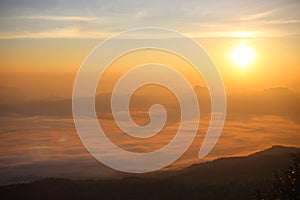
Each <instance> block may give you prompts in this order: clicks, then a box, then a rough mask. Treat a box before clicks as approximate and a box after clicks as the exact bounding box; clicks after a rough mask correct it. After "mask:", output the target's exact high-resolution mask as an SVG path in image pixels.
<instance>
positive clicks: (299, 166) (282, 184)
mask: <svg viewBox="0 0 300 200" xmlns="http://www.w3.org/2000/svg"><path fill="white" fill-rule="evenodd" d="M293 157H294V159H293V163H292V164H291V165H290V166H289V168H288V169H287V170H286V171H284V172H283V173H280V172H278V171H276V172H275V175H274V176H275V181H274V184H273V187H272V189H271V190H270V191H269V192H267V193H265V194H263V193H262V192H261V191H256V192H255V194H254V196H253V199H257V200H258V199H260V200H263V199H264V200H265V199H277V200H300V153H298V154H293ZM280 174H281V175H280Z"/></svg>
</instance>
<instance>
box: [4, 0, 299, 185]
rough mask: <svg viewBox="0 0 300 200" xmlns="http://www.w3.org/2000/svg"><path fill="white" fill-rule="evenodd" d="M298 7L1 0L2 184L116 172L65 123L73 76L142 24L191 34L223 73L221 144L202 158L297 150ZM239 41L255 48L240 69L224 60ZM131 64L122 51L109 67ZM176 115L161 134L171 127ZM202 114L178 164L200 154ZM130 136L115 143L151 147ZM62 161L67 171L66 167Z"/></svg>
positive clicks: (198, 87)
mask: <svg viewBox="0 0 300 200" xmlns="http://www.w3.org/2000/svg"><path fill="white" fill-rule="evenodd" d="M299 10H300V1H297V0H295V1H283V0H282V1H280V0H274V1H258V0H257V1H250V0H245V1H234V0H231V1H183V0H182V1H179V0H173V1H171V0H170V1H162V0H161V1H158V0H157V1H146V0H138V1H133V0H130V1H129V0H128V1H112V0H107V1H88V2H87V1H76V0H74V1H71V0H70V1H64V0H59V1H30V0H28V1H13V0H12V1H1V2H0V97H1V99H0V126H1V131H0V144H1V145H0V175H1V177H3V176H4V175H5V180H4V179H3V180H0V184H1V181H2V182H7V181H9V180H14V178H15V179H16V177H17V178H18V177H21V176H33V175H39V176H43V175H45V176H47V175H48V176H55V175H57V174H63V175H65V176H67V175H68V173H69V174H72V173H73V175H74V174H78V173H79V172H81V170H82V167H83V166H84V168H85V169H91V170H90V171H89V172H88V173H91V174H90V176H94V175H95V174H97V175H103V174H105V173H113V172H112V171H109V172H108V171H105V170H107V168H103V166H100V167H99V166H98V163H97V162H95V160H94V159H93V158H92V157H91V155H89V154H88V153H87V151H86V150H85V149H84V147H83V146H82V144H81V143H80V140H79V138H78V136H77V134H76V130H75V127H74V124H73V121H72V112H71V95H72V88H73V83H74V79H75V77H76V73H77V70H78V69H79V68H80V65H81V63H82V62H83V60H84V58H85V57H86V56H87V55H88V53H89V52H90V51H91V50H92V49H93V48H94V47H95V46H96V45H97V44H98V43H99V42H101V41H103V40H104V39H106V38H107V37H110V36H112V35H114V34H116V33H119V32H121V31H125V30H127V29H131V28H137V27H143V26H155V27H163V28H170V29H174V30H177V31H180V32H182V33H184V34H186V35H187V36H190V37H192V38H194V39H195V40H196V41H197V42H198V43H199V44H200V45H202V46H203V47H204V48H205V49H206V51H207V53H208V54H209V55H210V57H211V58H212V60H213V62H214V63H215V64H216V66H217V68H218V69H219V71H220V74H221V75H222V78H223V80H224V83H225V88H226V93H227V96H228V115H227V120H226V123H225V126H224V131H223V133H222V135H221V138H220V141H219V142H218V144H217V145H216V147H215V149H214V150H213V152H212V153H211V154H210V155H209V156H208V157H207V159H213V158H216V157H220V156H230V155H245V154H249V153H252V152H255V151H258V150H261V149H264V148H267V147H270V146H272V145H276V144H281V145H287V146H298V147H299V146H300V144H299V142H298V141H299V140H300V139H299V138H300V134H299V129H300V125H299V123H300V115H299V113H300V107H299V99H300V95H299V94H300V76H299V74H300V54H299V52H300V45H299V44H300V12H299ZM241 44H245V45H246V46H247V47H248V48H249V49H251V51H252V52H253V54H254V57H253V60H252V61H251V62H249V63H247V66H245V67H240V66H237V64H236V62H234V61H233V60H232V59H231V57H230V55H231V52H232V51H233V50H234V49H236V48H237V47H239V46H240V45H241ZM192 53H193V52H192ZM138 55H139V56H138V57H139V58H140V59H141V60H142V58H143V56H145V58H149V57H147V56H148V55H151V56H154V55H155V54H153V53H151V52H150V53H149V52H148V53H147V52H144V54H138ZM151 56H150V57H151ZM169 56H170V55H169ZM160 58H161V57H160ZM162 58H163V59H165V60H168V61H169V63H170V64H174V65H175V66H174V67H175V68H176V67H177V68H181V70H182V72H184V73H187V74H189V72H192V70H190V71H189V70H188V67H186V66H184V65H183V64H182V62H181V61H179V60H178V61H177V60H176V59H175V58H174V57H173V58H171V57H170V58H171V59H167V58H169V57H168V56H167V55H164V56H163V57H162ZM163 59H161V60H160V61H163ZM172 62H173V63H172ZM136 63H138V60H135V59H134V58H131V57H130V56H129V57H127V60H126V59H124V60H122V59H120V60H119V62H116V63H115V66H116V67H118V66H125V67H126V66H127V65H131V64H136ZM176 65H177V66H176ZM112 73H114V71H112ZM191 76H192V75H191ZM115 78H116V77H114V78H111V79H110V78H108V79H107V80H109V81H112V79H115ZM195 80H198V79H197V78H195V79H193V83H192V84H193V86H195V91H196V93H197V95H198V98H199V101H200V103H201V100H202V101H204V103H206V106H205V105H204V106H203V105H202V107H203V108H204V111H207V110H205V108H208V107H209V105H207V104H209V100H207V99H206V98H207V97H208V95H207V94H208V93H207V91H206V88H205V85H204V84H203V82H201V81H199V83H198V82H197V81H195ZM154 91H157V90H154ZM205 92H206V97H205V95H204V93H205ZM150 93H151V91H150ZM108 94H109V93H108ZM106 95H107V94H106ZM143 95H146V94H145V93H144V94H143ZM148 95H149V94H148ZM151 95H153V94H150V97H151V99H152V100H156V98H157V100H158V101H162V102H164V103H165V104H166V105H168V106H169V107H168V109H170V110H171V114H172V112H173V114H174V112H175V111H174V105H173V104H171V103H170V101H169V99H168V98H165V96H163V95H157V96H155V95H153V96H151ZM203 95H204V96H203ZM97 97H99V96H97ZM142 100H143V99H142ZM97 101H98V100H97ZM137 102H138V100H137ZM202 103H203V102H202ZM144 104H145V101H142V103H141V102H140V103H136V107H134V108H133V111H134V112H133V116H134V117H136V119H139V120H141V121H142V123H145V122H146V121H147V120H149V119H148V115H147V112H146V111H147V109H145V108H143V110H140V109H141V106H145V105H144ZM97 105H100V107H99V108H100V112H101V111H103V110H101V109H104V111H105V112H104V113H102V114H103V116H102V115H101V113H100V114H99V117H100V118H102V120H104V126H106V128H107V129H108V130H110V133H111V134H112V135H113V136H112V138H111V139H112V140H113V139H114V137H115V136H116V135H115V134H117V133H118V134H120V132H118V130H117V129H116V128H115V126H114V124H112V121H111V119H110V118H109V117H107V115H106V114H107V113H106V112H107V110H105V109H106V107H101V105H104V104H101V103H96V107H97ZM105 105H106V104H105ZM99 108H97V109H99ZM97 111H99V110H97ZM173 114H172V117H173V118H171V122H170V123H168V124H167V127H166V130H165V131H166V132H172V131H173V130H174V129H176V128H177V125H178V124H176V123H175V122H176V121H172V120H175V118H176V117H174V116H176V114H174V115H173ZM177 114H178V113H177ZM203 116H204V119H203V122H202V123H203V124H204V126H201V127H200V128H199V133H200V135H199V134H198V136H197V138H198V139H197V141H196V142H195V144H193V146H192V147H191V148H190V149H189V151H188V153H186V154H185V155H184V157H183V159H182V160H179V161H178V162H177V164H178V165H184V166H186V165H189V164H191V163H193V162H198V161H199V160H198V158H197V151H198V150H199V146H200V145H199V144H200V143H201V140H202V138H203V133H204V131H205V129H206V128H207V124H208V121H209V120H208V118H207V116H206V115H203ZM177 120H178V119H177ZM164 136H166V137H162V138H161V139H160V140H157V141H154V140H153V141H152V142H153V143H151V144H150V146H151V145H153V146H154V147H158V146H161V145H163V144H165V143H166V142H167V140H168V139H170V135H164ZM116 138H117V139H119V140H120V139H122V138H123V137H121V136H118V135H117V137H116ZM132 142H133V140H124V141H122V140H121V141H120V145H121V146H122V147H124V148H125V149H126V148H127V149H129V150H134V149H137V150H139V151H143V150H145V149H147V148H149V146H147V145H145V144H141V143H139V142H137V141H134V142H136V143H134V142H133V143H134V144H132ZM69 163H72V164H73V166H74V170H73V171H72V170H69V169H68V166H69V165H68V164H69ZM78 163H80V164H78ZM81 164H82V165H81ZM37 169H38V170H39V171H37ZM51 170H52V171H51ZM45 171H47V172H49V173H48V174H45ZM66 174H67V175H66ZM2 175H3V176H2Z"/></svg>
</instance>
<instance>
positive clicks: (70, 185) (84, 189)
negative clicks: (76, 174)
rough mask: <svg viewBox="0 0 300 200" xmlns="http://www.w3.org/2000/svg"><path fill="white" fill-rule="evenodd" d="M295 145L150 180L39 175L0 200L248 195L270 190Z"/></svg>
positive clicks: (7, 189) (4, 191) (3, 190)
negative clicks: (74, 178) (86, 178)
mask: <svg viewBox="0 0 300 200" xmlns="http://www.w3.org/2000/svg"><path fill="white" fill-rule="evenodd" d="M295 153H300V149H299V148H293V147H283V146H273V147H272V148H270V149H266V150H264V151H260V152H257V153H254V154H251V155H249V156H245V157H232V158H220V159H216V160H214V161H210V162H206V163H200V164H194V165H192V166H190V167H188V168H186V169H183V170H180V171H175V172H168V173H166V174H164V172H159V173H153V174H152V175H151V178H150V177H149V176H148V178H146V177H145V176H142V177H124V178H121V179H114V180H68V179H54V178H49V179H44V180H40V181H36V182H32V183H24V184H14V185H7V186H2V187H0V197H1V199H144V200H147V199H252V197H253V195H254V193H255V191H257V190H263V189H264V188H270V187H271V186H272V184H273V181H274V175H273V173H274V171H275V170H280V169H283V170H285V169H287V168H288V166H289V165H290V164H291V163H292V156H291V154H295Z"/></svg>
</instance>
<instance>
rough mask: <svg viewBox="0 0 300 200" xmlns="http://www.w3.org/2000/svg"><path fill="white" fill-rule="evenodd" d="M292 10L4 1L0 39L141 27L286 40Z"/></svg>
mask: <svg viewBox="0 0 300 200" xmlns="http://www.w3.org/2000/svg"><path fill="white" fill-rule="evenodd" d="M175 5H176V6H175ZM297 10H299V4H298V3H297V2H295V1H286V2H284V3H283V2H278V1H273V2H263V3H262V2H261V1H244V2H243V3H236V1H233V0H229V1H226V2H199V1H189V2H185V1H180V0H176V1H151V3H150V2H148V1H145V0H142V1H138V2H136V1H130V2H127V1H124V2H123V1H122V2H120V1H112V2H111V1H90V2H88V3H84V4H83V3H82V2H77V1H76V2H73V3H72V4H69V3H66V2H61V1H57V2H56V1H53V2H48V1H46V2H43V3H33V2H28V4H23V3H22V2H18V3H16V2H6V3H3V4H2V6H1V14H0V25H1V29H0V38H2V39H11V38H101V39H103V38H106V37H107V35H106V33H113V34H115V33H118V32H121V31H124V30H127V29H132V28H136V27H141V26H152V27H153V26H155V27H166V28H171V29H175V30H178V31H181V32H184V33H185V34H187V35H190V36H192V37H194V36H195V37H240V36H238V35H235V34H228V33H231V32H241V31H244V32H255V33H256V32H257V33H259V34H258V35H256V34H255V35H253V37H255V36H257V37H286V36H289V35H299V29H298V26H297V24H298V23H299V15H297V13H298V12H297ZM277 24H286V25H288V27H280V26H278V25H277ZM70 27H76V28H77V29H80V30H81V31H80V34H74V32H73V31H72V30H71V31H70ZM239 27H243V28H246V29H247V30H239ZM71 29H72V28H71ZM47 32H48V34H47ZM223 33H224V34H223ZM291 33H293V34H291ZM228 35H229V36H228Z"/></svg>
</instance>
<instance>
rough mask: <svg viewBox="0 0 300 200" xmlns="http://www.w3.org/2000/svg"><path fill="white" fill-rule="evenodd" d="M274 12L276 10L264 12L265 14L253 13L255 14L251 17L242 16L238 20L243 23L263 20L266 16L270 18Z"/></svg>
mask: <svg viewBox="0 0 300 200" xmlns="http://www.w3.org/2000/svg"><path fill="white" fill-rule="evenodd" d="M276 11H277V9H276V10H269V11H266V12H260V13H255V14H251V15H246V16H242V17H241V18H240V19H241V20H245V21H248V20H257V19H262V18H265V17H267V16H270V15H271V14H273V13H274V12H276Z"/></svg>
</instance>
